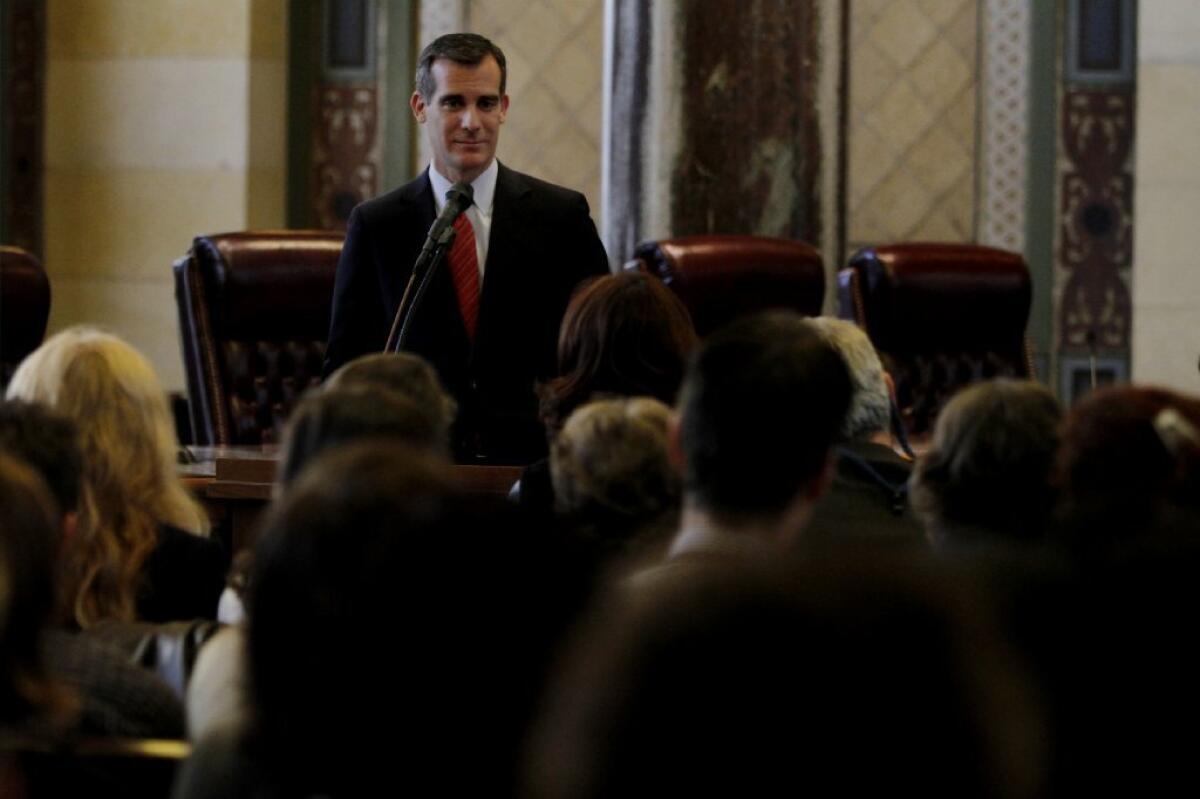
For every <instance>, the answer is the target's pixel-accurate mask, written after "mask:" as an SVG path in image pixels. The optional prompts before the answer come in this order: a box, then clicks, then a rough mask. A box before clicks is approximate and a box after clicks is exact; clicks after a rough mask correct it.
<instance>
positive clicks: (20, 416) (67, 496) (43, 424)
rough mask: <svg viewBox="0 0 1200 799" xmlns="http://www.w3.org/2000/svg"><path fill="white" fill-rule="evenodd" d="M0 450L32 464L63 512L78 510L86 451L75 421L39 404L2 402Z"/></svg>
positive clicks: (0, 411)
mask: <svg viewBox="0 0 1200 799" xmlns="http://www.w3.org/2000/svg"><path fill="white" fill-rule="evenodd" d="M0 450H2V451H4V452H7V453H8V454H9V455H12V456H13V457H15V458H17V459H18V460H21V461H24V462H25V463H27V464H28V465H30V466H32V467H33V469H34V471H36V472H37V473H38V475H39V476H40V477H41V478H42V480H44V481H45V482H46V485H47V487H49V489H50V493H51V494H52V495H53V497H54V501H55V502H56V503H58V509H59V512H60V513H63V514H66V513H72V512H74V511H76V510H78V508H79V484H80V478H81V475H82V473H83V454H82V448H81V445H80V442H79V429H78V428H77V427H76V426H75V423H74V422H73V421H71V420H70V419H68V418H67V417H66V416H63V415H62V414H60V413H56V412H54V411H52V410H50V409H49V408H47V407H45V406H44V405H39V404H37V403H32V402H24V401H23V400H8V401H6V402H0Z"/></svg>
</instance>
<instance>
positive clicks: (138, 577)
mask: <svg viewBox="0 0 1200 799" xmlns="http://www.w3.org/2000/svg"><path fill="white" fill-rule="evenodd" d="M7 396H8V397H9V398H10V399H22V400H26V401H29V402H40V403H43V404H45V405H47V406H49V407H51V408H54V409H55V410H57V411H58V412H59V413H61V414H63V415H65V416H67V417H68V418H69V419H71V420H72V421H74V422H75V424H76V425H77V427H78V428H79V431H80V436H81V441H82V448H83V479H82V486H83V491H82V497H81V501H80V507H79V523H78V525H77V530H76V533H75V535H73V536H72V537H71V539H70V540H69V541H68V542H67V547H66V551H65V552H64V557H63V565H64V571H65V574H66V579H67V580H68V583H67V588H68V590H69V591H70V596H71V614H72V617H73V619H74V621H75V623H76V624H78V625H79V626H81V627H88V626H89V625H91V624H93V623H95V622H97V621H100V620H102V619H132V618H134V617H137V618H140V619H143V620H146V621H168V620H172V619H191V618H198V617H206V618H212V617H213V616H214V615H215V613H216V609H217V598H218V597H219V596H220V593H221V589H222V587H223V585H224V575H225V555H224V552H223V550H222V548H221V546H220V545H219V544H218V543H217V542H216V541H213V540H211V539H209V538H207V537H205V535H206V533H207V529H208V519H207V516H206V514H205V512H204V510H203V508H201V507H200V505H199V504H198V503H197V502H196V501H195V500H194V499H193V498H192V497H191V496H190V495H189V494H188V492H187V490H186V488H185V487H184V486H183V483H182V482H181V480H180V479H179V477H178V475H177V474H176V453H177V450H178V442H177V440H176V438H175V432H174V428H173V425H172V421H171V416H170V413H169V411H168V409H167V401H166V395H165V394H164V392H163V389H162V386H161V385H160V384H159V381H158V377H157V376H156V375H155V373H154V370H153V368H152V367H151V366H150V364H149V362H148V361H147V360H146V359H145V358H144V357H142V355H141V354H139V353H138V352H137V351H136V350H134V349H133V348H132V347H130V346H129V345H128V344H126V343H125V342H124V341H122V340H121V339H119V338H117V337H116V336H113V335H110V334H108V333H103V332H100V331H98V330H95V329H93V328H87V327H73V328H69V329H67V330H64V331H62V332H61V333H58V334H56V335H54V336H52V337H51V338H50V339H48V340H47V341H46V342H45V343H44V344H42V346H40V347H39V348H38V349H37V350H35V351H34V352H33V354H31V355H30V356H29V357H28V358H26V359H25V361H24V362H23V363H22V364H21V365H20V366H19V367H18V368H17V371H16V373H15V374H14V375H13V378H12V381H11V382H10V383H9V385H8V393H7Z"/></svg>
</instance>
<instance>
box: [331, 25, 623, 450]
mask: <svg viewBox="0 0 1200 799" xmlns="http://www.w3.org/2000/svg"><path fill="white" fill-rule="evenodd" d="M505 79H506V72H505V59H504V53H503V52H501V51H500V49H499V48H498V47H496V46H495V45H494V44H492V43H491V42H490V41H488V40H487V39H485V38H483V37H482V36H477V35H474V34H449V35H446V36H442V37H440V38H438V39H436V40H435V41H434V42H433V43H431V44H430V45H429V46H428V47H426V48H425V50H424V51H423V52H422V53H421V57H420V60H419V62H418V68H417V86H416V91H414V92H413V95H412V98H411V101H410V105H411V106H412V110H413V115H414V116H415V117H416V119H417V122H418V123H419V124H420V125H421V126H422V127H424V128H425V131H426V135H427V136H428V139H429V144H430V147H431V149H432V152H433V162H432V164H431V165H430V168H429V169H428V170H426V171H425V172H424V173H423V174H421V175H420V176H419V177H418V178H417V179H416V180H414V181H412V182H410V183H408V184H406V185H404V186H401V187H400V188H398V189H396V190H394V191H392V192H390V193H388V194H385V195H383V196H382V197H379V198H376V199H374V200H371V201H368V202H365V203H363V204H362V205H360V206H358V207H357V208H356V209H355V210H354V213H353V214H351V216H350V222H349V227H348V230H347V234H346V244H345V247H344V248H343V250H342V257H341V261H340V262H339V264H338V271H337V281H336V285H335V287H334V295H333V318H332V322H331V324H330V331H329V344H328V347H327V350H326V360H325V370H324V371H325V374H329V373H330V372H332V371H333V370H334V369H336V368H337V367H338V366H340V365H342V364H343V363H345V362H347V361H350V360H352V359H354V358H356V357H358V356H360V355H364V354H366V353H369V352H378V351H379V350H381V349H382V348H383V347H384V344H385V343H386V341H387V338H388V333H389V331H390V329H391V326H392V321H393V318H394V316H395V314H396V309H397V308H398V307H399V304H400V299H401V296H402V295H403V293H404V288H405V286H406V285H407V283H408V279H409V275H410V273H411V270H412V266H413V263H414V261H415V260H416V259H417V255H418V254H419V253H420V251H421V247H422V245H423V244H424V242H425V237H426V233H427V231H428V230H429V227H430V225H431V224H432V223H433V221H434V219H435V218H436V216H437V214H438V213H439V212H440V211H441V209H442V206H443V205H444V197H445V193H446V191H447V190H448V189H449V188H450V186H451V185H452V184H454V183H458V182H465V183H470V184H471V185H472V187H473V189H474V203H473V204H472V205H471V206H470V207H469V208H468V209H467V211H466V212H464V213H463V215H462V216H461V217H460V218H459V221H458V222H457V223H456V225H455V227H456V228H458V229H459V230H458V234H457V236H456V239H455V244H454V245H453V246H452V247H451V248H450V252H449V254H448V255H447V258H446V261H445V262H444V263H443V264H442V265H441V266H440V267H439V269H438V270H437V272H436V273H435V274H434V275H433V277H432V280H431V282H430V285H429V290H428V293H427V294H426V296H425V298H424V300H423V303H422V305H421V306H420V307H419V308H418V309H417V310H416V313H415V315H414V316H413V318H412V323H411V328H410V331H409V336H408V340H407V342H406V345H405V348H406V349H407V350H409V351H411V352H415V353H417V354H419V355H421V356H423V357H425V358H427V359H428V360H429V361H430V362H431V363H432V364H433V365H434V367H435V368H436V369H437V371H438V374H439V376H440V377H441V379H442V382H443V383H444V384H445V387H446V389H447V390H448V391H449V392H450V393H451V394H453V395H454V397H455V398H456V399H457V400H458V404H459V418H458V421H457V423H456V425H455V450H456V455H457V456H458V458H459V459H460V460H469V461H475V460H486V461H492V462H509V463H520V462H528V461H531V460H534V459H536V458H537V457H540V456H541V455H544V454H545V449H546V444H545V437H544V433H543V432H542V430H541V426H540V424H539V423H538V420H537V401H536V397H535V394H534V385H535V383H536V382H537V381H538V380H540V379H544V378H546V377H548V376H550V375H552V374H553V373H554V369H555V348H556V342H557V339H558V326H559V323H560V321H561V320H562V314H563V311H564V309H565V308H566V304H567V300H568V299H569V298H570V295H571V292H572V291H573V290H574V288H575V286H576V285H577V284H578V283H579V282H580V281H582V280H584V279H585V278H587V277H590V276H593V275H599V274H603V273H604V272H606V271H607V270H608V258H607V256H606V255H605V252H604V247H603V245H602V244H601V243H600V239H599V237H598V236H597V235H596V227H595V225H594V224H593V223H592V220H591V217H590V216H589V215H588V206H587V201H586V200H585V199H584V197H583V195H582V194H579V193H578V192H574V191H570V190H569V189H564V188H562V187H559V186H554V185H552V184H550V183H546V182H544V181H541V180H538V179H537V178H533V177H530V176H528V175H523V174H521V173H519V172H514V171H512V170H510V169H507V168H505V167H504V166H502V165H501V164H500V163H499V162H498V161H496V158H495V153H496V144H497V141H498V140H499V135H500V126H501V125H502V124H503V122H504V119H505V116H506V114H507V113H508V95H506V94H505V93H504V88H505Z"/></svg>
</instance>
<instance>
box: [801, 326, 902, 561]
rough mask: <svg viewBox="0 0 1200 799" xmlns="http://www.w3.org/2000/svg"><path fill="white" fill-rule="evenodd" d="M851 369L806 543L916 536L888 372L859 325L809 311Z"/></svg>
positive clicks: (899, 539) (889, 540)
mask: <svg viewBox="0 0 1200 799" xmlns="http://www.w3.org/2000/svg"><path fill="white" fill-rule="evenodd" d="M808 321H809V324H811V325H813V326H814V327H815V328H816V329H817V332H818V333H819V334H820V336H821V337H822V338H823V339H824V340H825V341H826V342H828V343H829V345H830V346H832V347H833V348H834V349H835V350H837V352H838V354H839V355H841V356H842V359H843V360H844V361H845V362H846V368H847V370H848V371H849V373H850V385H851V392H852V393H851V395H850V410H849V412H848V413H847V414H846V420H845V422H844V423H843V424H842V431H841V440H840V443H839V445H838V447H837V471H836V472H835V473H834V477H833V485H832V486H831V487H830V490H829V493H828V494H827V495H826V496H825V498H824V499H823V500H822V501H821V504H820V505H819V506H818V507H817V510H816V514H815V516H814V517H813V520H812V523H811V524H810V525H809V529H808V532H806V533H805V536H804V537H805V540H806V541H807V542H809V543H820V544H826V543H842V542H846V541H858V542H871V543H896V544H913V543H923V542H924V535H923V533H922V529H921V525H920V523H919V522H918V521H917V520H916V518H915V517H914V515H913V513H912V509H911V507H910V505H909V501H908V477H909V474H910V473H911V471H912V465H911V462H910V461H909V460H908V459H907V458H906V457H902V456H901V455H899V454H897V451H896V440H895V437H894V435H893V433H892V425H891V421H892V404H893V403H892V395H893V393H894V389H893V387H892V381H891V377H889V376H888V374H887V373H886V372H885V371H884V370H883V364H882V363H881V362H880V360H879V355H878V353H876V352H875V347H874V346H873V345H872V344H871V340H870V339H869V338H867V334H866V333H865V332H863V330H862V328H860V327H859V326H858V325H856V324H854V323H853V322H848V321H846V320H844V319H835V318H834V317H830V316H820V317H816V318H813V319H809V320H808Z"/></svg>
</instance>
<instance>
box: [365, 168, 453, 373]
mask: <svg viewBox="0 0 1200 799" xmlns="http://www.w3.org/2000/svg"><path fill="white" fill-rule="evenodd" d="M474 201H475V189H474V188H472V186H471V184H470V183H463V182H459V183H455V184H454V185H453V186H451V187H450V191H448V192H446V204H445V205H444V206H443V207H442V212H441V213H440V214H439V215H438V218H437V219H435V220H434V221H433V224H432V225H430V227H429V234H428V235H427V236H426V237H425V246H424V247H422V248H421V254H420V255H418V256H417V260H416V262H415V263H414V264H413V268H412V273H411V274H410V275H409V276H408V285H406V286H405V287H404V295H403V296H402V297H401V298H400V307H398V308H397V309H396V318H395V319H393V320H392V331H391V333H389V334H388V340H387V345H386V346H384V348H383V351H384V352H399V351H400V350H402V349H404V345H405V343H406V342H407V340H408V331H409V326H410V324H411V322H412V318H413V316H414V315H415V313H416V310H417V308H418V307H420V305H421V300H422V299H424V297H425V292H426V291H427V290H428V289H429V282H430V279H431V278H432V277H433V273H434V270H435V269H437V266H438V264H440V263H441V262H442V259H443V258H445V256H446V253H447V252H449V251H450V245H451V244H453V243H454V236H455V233H456V231H455V230H454V220H456V219H458V217H459V216H461V215H462V213H463V211H466V210H467V209H468V208H470V207H471V203H472V202H474ZM414 287H415V290H414ZM410 300H411V301H410Z"/></svg>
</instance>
